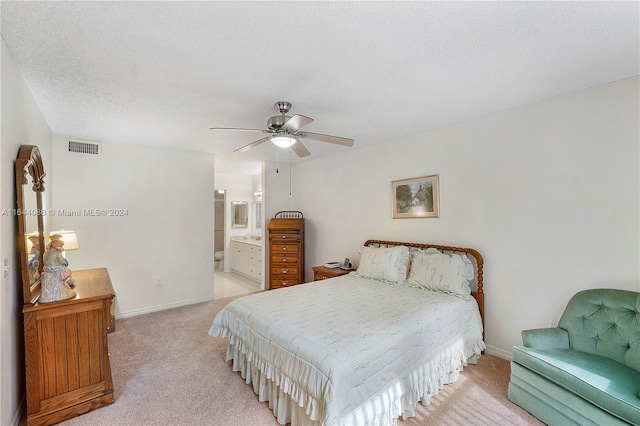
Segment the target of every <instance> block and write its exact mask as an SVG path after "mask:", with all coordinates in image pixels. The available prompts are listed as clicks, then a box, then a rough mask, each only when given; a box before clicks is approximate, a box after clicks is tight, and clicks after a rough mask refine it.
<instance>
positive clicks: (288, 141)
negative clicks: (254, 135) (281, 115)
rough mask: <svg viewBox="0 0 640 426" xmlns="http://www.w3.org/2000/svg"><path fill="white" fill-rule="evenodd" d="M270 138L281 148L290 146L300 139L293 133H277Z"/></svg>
mask: <svg viewBox="0 0 640 426" xmlns="http://www.w3.org/2000/svg"><path fill="white" fill-rule="evenodd" d="M270 140H271V142H273V144H274V145H275V146H277V147H280V148H289V147H290V146H291V145H293V144H294V143H296V142H297V141H298V139H297V138H296V137H295V136H292V135H275V136H271V139H270Z"/></svg>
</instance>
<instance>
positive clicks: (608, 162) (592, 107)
mask: <svg viewBox="0 0 640 426" xmlns="http://www.w3.org/2000/svg"><path fill="white" fill-rule="evenodd" d="M639 93H640V92H639V79H638V78H632V79H627V80H623V81H620V82H616V83H612V84H608V85H605V86H600V87H596V88H592V89H589V90H584V91H581V92H577V93H573V94H569V95H566V96H561V97H557V98H553V99H549V100H545V101H542V102H538V103H535V104H531V105H526V106H523V107H519V108H514V109H510V110H507V111H503V112H499V113H496V114H491V115H487V116H484V117H479V118H476V119H473V120H468V121H465V122H461V123H456V124H452V125H449V126H446V127H442V128H438V129H434V130H431V131H427V132H423V133H420V134H416V135H412V136H408V137H403V138H400V139H397V140H393V141H390V142H387V143H383V144H378V145H375V146H371V147H367V148H362V149H353V150H350V151H347V152H346V153H345V154H340V155H336V156H332V157H325V158H319V159H317V160H312V161H307V162H304V163H301V164H300V165H297V166H294V191H293V197H291V198H290V197H288V182H285V183H284V184H283V182H282V179H281V177H280V178H278V177H276V176H275V175H274V174H273V173H272V172H271V171H268V172H267V185H268V186H267V200H268V209H269V210H268V212H269V213H268V214H269V216H268V217H270V214H271V213H273V212H275V211H277V210H281V209H288V208H296V209H300V210H301V211H302V212H303V213H304V215H305V218H306V219H307V220H306V230H305V232H306V238H307V239H306V269H307V274H306V275H307V279H308V280H310V279H311V277H312V274H311V269H310V268H311V267H312V266H314V265H319V264H322V263H324V262H326V261H330V260H341V259H342V258H344V257H350V258H351V259H353V260H356V261H357V260H358V259H359V255H358V249H359V247H361V246H362V244H363V243H364V241H365V240H367V239H370V238H373V239H385V240H396V241H409V242H412V241H413V242H431V243H438V244H445V245H454V246H467V247H472V248H476V249H478V250H479V251H480V252H481V253H482V255H483V256H484V260H485V275H484V277H485V292H486V299H485V300H486V340H487V344H488V345H489V351H490V352H492V353H494V354H496V355H500V356H504V357H509V356H510V353H511V347H512V346H513V345H516V344H521V338H520V332H521V330H523V329H527V328H535V327H545V326H548V325H549V323H550V321H551V320H552V319H557V318H558V317H559V316H560V315H561V314H562V312H563V309H564V307H565V305H566V303H567V301H568V299H569V298H570V296H571V295H573V294H574V293H575V292H576V291H578V290H581V289H586V288H594V287H615V288H621V289H629V290H634V291H640V271H639V259H640V253H639V246H640V238H639V233H640V230H639V217H640V209H639V165H638V163H639V140H640V130H639V127H640V124H639V117H640V111H639V109H638V101H639ZM426 101H428V100H426ZM356 147H357V141H356ZM281 172H282V170H281ZM431 174H439V176H440V191H441V193H440V202H441V217H440V218H438V219H395V220H394V219H391V195H390V182H391V181H393V180H398V179H405V178H413V177H418V176H426V175H431Z"/></svg>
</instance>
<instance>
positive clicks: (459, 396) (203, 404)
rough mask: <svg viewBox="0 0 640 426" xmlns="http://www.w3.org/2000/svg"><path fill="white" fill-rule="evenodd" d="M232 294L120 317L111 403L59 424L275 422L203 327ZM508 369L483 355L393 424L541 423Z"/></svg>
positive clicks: (112, 338) (224, 425)
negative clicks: (513, 390) (518, 400)
mask: <svg viewBox="0 0 640 426" xmlns="http://www.w3.org/2000/svg"><path fill="white" fill-rule="evenodd" d="M232 299H233V298H227V299H220V300H214V301H211V302H206V303H200V304H196V305H190V306H185V307H180V308H176V309H170V310H165V311H160V312H154V313H150V314H146V315H140V316H136V317H131V318H124V319H119V320H118V321H117V322H116V331H115V332H113V333H111V334H109V352H110V360H111V372H112V376H113V382H114V387H115V398H116V401H115V403H113V404H111V405H109V406H106V407H103V408H100V409H98V410H95V411H92V412H90V413H87V414H84V415H82V416H79V417H76V418H74V419H71V420H68V421H66V422H64V423H62V424H63V425H65V426H72V425H92V426H94V425H96V426H97V425H220V426H236V425H238V426H253V425H255V426H271V425H273V426H276V425H278V423H277V422H276V420H275V418H274V416H273V414H272V412H271V410H269V407H268V405H267V403H261V402H259V401H258V399H257V396H256V395H255V393H254V392H253V389H252V387H251V386H249V385H246V384H245V382H244V380H242V379H241V378H240V374H239V373H235V372H233V371H231V366H230V363H227V362H225V354H226V347H227V339H219V338H213V337H210V336H209V335H208V334H207V331H208V330H209V327H210V326H211V323H212V321H213V318H214V316H215V315H216V313H217V312H218V311H219V310H220V309H221V308H222V307H223V306H225V305H226V304H227V303H228V302H229V301H231V300H232ZM509 374H510V369H509V362H508V361H506V360H504V359H501V358H498V357H495V356H491V355H483V356H482V357H481V358H480V360H479V362H478V364H477V365H469V366H467V367H465V369H464V371H463V372H462V373H461V374H460V377H459V378H458V380H457V381H456V382H455V383H453V384H450V385H446V386H445V387H444V389H442V390H441V391H440V393H439V394H438V395H437V396H436V397H434V398H433V399H432V402H431V404H430V405H428V406H424V405H422V404H418V410H417V416H416V417H413V418H410V419H407V420H399V421H398V425H401V426H404V425H406V426H410V425H411V426H414V425H438V426H440V425H465V426H466V425H542V424H543V423H541V422H540V421H538V420H537V419H536V418H535V417H533V416H531V415H530V414H529V413H527V412H526V411H524V410H523V409H521V408H520V407H518V406H516V405H515V404H513V403H511V402H510V401H508V400H507V384H508V383H509Z"/></svg>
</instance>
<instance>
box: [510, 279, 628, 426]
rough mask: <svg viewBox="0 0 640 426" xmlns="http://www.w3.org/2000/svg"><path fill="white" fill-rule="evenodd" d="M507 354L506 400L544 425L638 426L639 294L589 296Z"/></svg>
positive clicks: (621, 292) (583, 294) (526, 334)
mask: <svg viewBox="0 0 640 426" xmlns="http://www.w3.org/2000/svg"><path fill="white" fill-rule="evenodd" d="M522 340H523V346H515V347H514V348H513V357H512V362H511V381H510V383H509V391H508V396H509V399H510V400H511V401H513V402H515V403H516V404H518V405H520V406H522V407H523V408H525V409H526V410H527V411H529V412H530V413H532V414H533V415H535V416H536V417H538V418H539V419H541V420H542V421H544V422H545V423H547V424H550V425H553V424H581V425H610V424H622V425H625V424H634V425H640V293H637V292H634V291H627V290H615V289H592V290H585V291H581V292H579V293H577V294H576V295H574V296H573V298H571V300H570V301H569V303H568V305H567V308H566V309H565V312H564V313H563V315H562V318H561V319H560V322H559V323H558V327H556V328H543V329H535V330H525V331H523V332H522Z"/></svg>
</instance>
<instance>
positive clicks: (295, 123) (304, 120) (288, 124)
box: [282, 114, 313, 132]
mask: <svg viewBox="0 0 640 426" xmlns="http://www.w3.org/2000/svg"><path fill="white" fill-rule="evenodd" d="M309 123H313V118H309V117H305V116H304V115H300V114H296V115H294V116H293V117H291V118H290V119H288V120H287V121H285V122H284V124H283V125H282V127H283V128H284V129H287V130H289V131H291V132H297V131H298V129H299V128H301V127H304V126H306V125H307V124H309Z"/></svg>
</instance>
